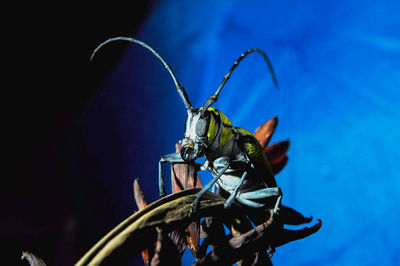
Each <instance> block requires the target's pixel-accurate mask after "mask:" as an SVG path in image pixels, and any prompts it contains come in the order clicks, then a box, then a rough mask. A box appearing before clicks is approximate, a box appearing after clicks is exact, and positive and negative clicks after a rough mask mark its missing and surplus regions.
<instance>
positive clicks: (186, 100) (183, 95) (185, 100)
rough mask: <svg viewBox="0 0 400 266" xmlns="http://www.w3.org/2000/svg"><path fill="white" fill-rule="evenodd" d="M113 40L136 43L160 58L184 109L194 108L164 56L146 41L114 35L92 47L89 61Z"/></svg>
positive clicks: (190, 109)
mask: <svg viewBox="0 0 400 266" xmlns="http://www.w3.org/2000/svg"><path fill="white" fill-rule="evenodd" d="M115 41H128V42H131V43H136V44H139V45H141V46H143V47H144V48H146V49H147V50H149V51H150V52H152V53H153V54H154V55H155V56H156V57H157V58H158V59H160V61H161V62H162V63H163V64H164V67H165V68H166V69H167V70H168V72H169V74H170V75H171V77H172V79H173V80H174V83H175V86H176V90H177V92H178V94H179V96H180V97H181V98H182V101H183V103H184V104H185V107H186V109H188V111H189V112H192V111H193V110H194V107H193V106H192V104H191V103H190V101H189V97H188V96H187V94H186V91H185V89H184V88H183V87H182V85H181V84H180V83H179V81H178V79H177V78H176V76H175V74H174V72H173V71H172V68H171V67H170V65H169V64H168V63H167V62H166V61H165V60H164V58H162V56H161V55H160V54H159V53H158V52H157V51H156V50H154V49H153V48H152V47H151V46H149V45H148V44H147V43H145V42H142V41H140V40H137V39H134V38H130V37H115V38H110V39H108V40H106V41H104V42H102V43H101V44H99V46H97V47H96V49H94V51H93V53H92V55H91V56H90V61H92V59H93V57H94V56H95V55H96V53H97V52H98V51H99V50H100V49H101V48H102V47H103V46H104V45H106V44H108V43H110V42H115Z"/></svg>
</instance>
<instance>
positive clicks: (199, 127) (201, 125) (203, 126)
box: [196, 118, 209, 137]
mask: <svg viewBox="0 0 400 266" xmlns="http://www.w3.org/2000/svg"><path fill="white" fill-rule="evenodd" d="M208 126H209V121H208V120H207V119H204V118H201V119H199V120H198V121H197V123H196V135H197V136H199V137H204V136H206V135H207V132H208Z"/></svg>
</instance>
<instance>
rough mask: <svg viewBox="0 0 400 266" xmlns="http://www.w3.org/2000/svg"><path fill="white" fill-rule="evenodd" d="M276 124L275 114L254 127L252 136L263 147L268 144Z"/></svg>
mask: <svg viewBox="0 0 400 266" xmlns="http://www.w3.org/2000/svg"><path fill="white" fill-rule="evenodd" d="M277 125H278V117H276V116H275V117H273V118H271V119H270V120H268V121H267V122H265V123H264V124H262V125H261V126H259V127H258V128H257V129H256V132H255V134H254V136H255V137H256V139H257V140H258V142H260V144H261V147H262V148H263V149H264V148H265V147H267V146H268V143H269V141H270V140H271V137H272V135H273V134H274V131H275V129H276V127H277Z"/></svg>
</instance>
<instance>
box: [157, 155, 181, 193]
mask: <svg viewBox="0 0 400 266" xmlns="http://www.w3.org/2000/svg"><path fill="white" fill-rule="evenodd" d="M184 162H185V161H184V160H183V159H182V157H181V154H180V153H170V154H167V155H164V156H161V160H160V161H159V163H158V188H159V190H160V198H162V197H164V196H165V195H166V194H167V193H166V191H165V185H164V180H163V172H162V164H164V163H184Z"/></svg>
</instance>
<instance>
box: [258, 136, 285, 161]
mask: <svg viewBox="0 0 400 266" xmlns="http://www.w3.org/2000/svg"><path fill="white" fill-rule="evenodd" d="M288 150H289V140H284V141H280V142H277V143H274V144H272V145H271V146H268V147H266V148H265V149H264V153H265V155H267V158H268V161H269V163H270V164H271V165H273V164H278V163H280V162H281V161H282V160H283V159H284V158H285V157H286V153H287V151H288Z"/></svg>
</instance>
